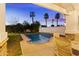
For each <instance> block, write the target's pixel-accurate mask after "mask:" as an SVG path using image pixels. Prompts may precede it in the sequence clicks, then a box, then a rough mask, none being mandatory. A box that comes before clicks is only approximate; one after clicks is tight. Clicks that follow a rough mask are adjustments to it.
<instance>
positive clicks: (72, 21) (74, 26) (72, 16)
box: [0, 3, 79, 56]
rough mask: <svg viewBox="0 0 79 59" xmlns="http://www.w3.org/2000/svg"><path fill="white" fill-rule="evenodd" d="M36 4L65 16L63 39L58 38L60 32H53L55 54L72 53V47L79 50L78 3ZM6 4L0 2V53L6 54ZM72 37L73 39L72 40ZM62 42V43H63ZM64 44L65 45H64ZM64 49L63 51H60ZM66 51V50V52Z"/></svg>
mask: <svg viewBox="0 0 79 59" xmlns="http://www.w3.org/2000/svg"><path fill="white" fill-rule="evenodd" d="M34 4H36V5H38V6H41V7H45V8H48V9H51V10H55V11H57V12H60V13H62V14H64V16H65V18H66V27H65V31H64V33H65V35H64V36H65V40H62V39H61V38H60V33H58V32H55V33H54V32H53V33H54V38H55V39H54V43H56V46H58V47H57V48H58V50H57V53H56V55H62V56H67V55H74V54H73V53H72V48H73V49H75V50H78V51H79V48H78V46H79V43H78V42H79V34H78V33H79V7H78V6H79V4H75V3H74V4H71V3H67V4H66V3H63V4H61V3H34ZM5 6H6V4H0V55H1V56H2V55H3V56H4V55H7V40H8V36H7V32H6V30H5V14H6V10H5ZM72 39H73V40H72ZM63 42H64V43H63ZM64 44H66V45H64ZM61 51H64V52H61ZM66 51H68V52H67V53H66Z"/></svg>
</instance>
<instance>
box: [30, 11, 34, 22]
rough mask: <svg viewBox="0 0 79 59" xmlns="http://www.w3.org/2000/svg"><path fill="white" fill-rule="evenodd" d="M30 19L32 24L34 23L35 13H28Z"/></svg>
mask: <svg viewBox="0 0 79 59" xmlns="http://www.w3.org/2000/svg"><path fill="white" fill-rule="evenodd" d="M30 17H31V18H32V23H34V17H35V12H30Z"/></svg>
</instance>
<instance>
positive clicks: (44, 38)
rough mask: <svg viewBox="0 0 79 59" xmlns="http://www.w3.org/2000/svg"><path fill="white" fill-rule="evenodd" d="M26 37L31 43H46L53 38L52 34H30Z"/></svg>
mask: <svg viewBox="0 0 79 59" xmlns="http://www.w3.org/2000/svg"><path fill="white" fill-rule="evenodd" d="M26 36H27V37H28V40H29V42H30V43H46V42H48V41H49V40H51V38H52V37H53V35H52V34H50V33H28V34H27V35H26Z"/></svg>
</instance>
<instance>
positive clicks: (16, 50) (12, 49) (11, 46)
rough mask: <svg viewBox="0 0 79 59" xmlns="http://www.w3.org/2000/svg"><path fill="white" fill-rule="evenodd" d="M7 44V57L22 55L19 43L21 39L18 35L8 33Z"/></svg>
mask: <svg viewBox="0 0 79 59" xmlns="http://www.w3.org/2000/svg"><path fill="white" fill-rule="evenodd" d="M8 38H9V40H8V42H7V49H8V56H20V55H22V52H21V47H20V41H21V40H22V38H21V37H20V34H19V33H9V34H8Z"/></svg>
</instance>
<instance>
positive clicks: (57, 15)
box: [55, 13, 60, 26]
mask: <svg viewBox="0 0 79 59" xmlns="http://www.w3.org/2000/svg"><path fill="white" fill-rule="evenodd" d="M59 18H60V13H56V15H55V19H57V26H58V19H59Z"/></svg>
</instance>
